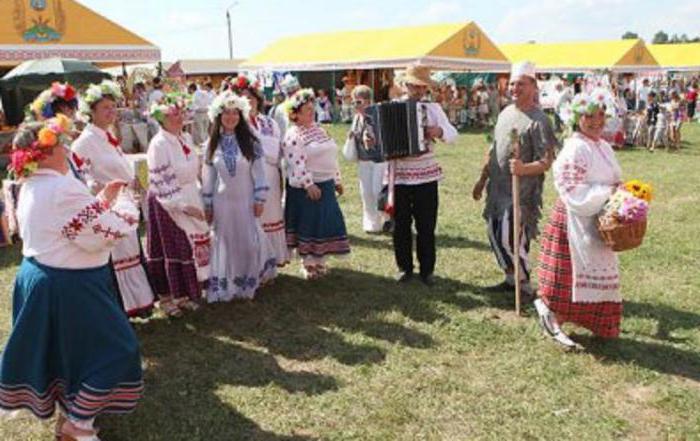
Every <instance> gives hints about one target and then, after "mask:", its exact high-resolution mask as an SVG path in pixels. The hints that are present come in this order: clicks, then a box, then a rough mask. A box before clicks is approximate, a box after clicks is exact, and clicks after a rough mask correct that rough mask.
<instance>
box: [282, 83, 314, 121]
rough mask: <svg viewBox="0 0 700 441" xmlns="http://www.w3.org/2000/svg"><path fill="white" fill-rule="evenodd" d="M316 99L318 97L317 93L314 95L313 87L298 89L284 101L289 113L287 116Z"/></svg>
mask: <svg viewBox="0 0 700 441" xmlns="http://www.w3.org/2000/svg"><path fill="white" fill-rule="evenodd" d="M314 99H316V95H314V90H313V89H301V90H298V91H297V92H296V93H295V94H294V95H292V96H290V97H289V98H287V101H285V102H284V110H285V112H286V113H287V116H290V115H291V114H292V113H295V112H297V111H299V109H300V108H301V106H303V105H304V104H306V103H308V102H310V101H313V100H314Z"/></svg>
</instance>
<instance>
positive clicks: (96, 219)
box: [17, 168, 139, 269]
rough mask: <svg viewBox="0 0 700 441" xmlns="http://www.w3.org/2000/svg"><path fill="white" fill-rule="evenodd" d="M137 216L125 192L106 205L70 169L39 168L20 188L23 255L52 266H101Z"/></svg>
mask: <svg viewBox="0 0 700 441" xmlns="http://www.w3.org/2000/svg"><path fill="white" fill-rule="evenodd" d="M138 216H139V215H138V210H137V208H136V205H135V204H134V202H133V200H132V199H131V198H129V197H128V196H127V195H126V193H123V192H122V193H120V195H119V197H118V198H117V200H116V201H115V203H114V204H113V206H112V207H111V208H107V207H106V206H105V205H104V204H103V203H101V202H100V201H98V200H97V199H96V198H95V197H94V196H93V195H91V194H90V191H89V190H88V188H87V187H85V185H84V184H83V183H82V182H80V181H79V180H77V179H76V178H75V177H73V175H72V174H71V173H68V174H66V175H63V174H61V173H59V172H57V171H55V170H51V169H43V168H42V169H39V170H37V171H36V172H35V173H34V174H32V176H30V177H29V178H27V179H26V180H25V181H24V182H23V184H22V189H21V190H20V196H19V205H18V208H17V219H18V221H19V232H20V236H21V237H22V254H23V255H24V256H25V257H34V258H35V259H36V260H37V261H38V262H39V263H41V264H44V265H47V266H51V267H54V268H66V269H80V268H95V267H100V266H103V265H106V264H107V262H108V261H109V255H110V252H111V248H112V247H113V246H114V244H115V242H116V241H117V240H119V239H121V238H123V237H126V236H127V235H129V234H130V233H132V232H133V231H135V230H136V228H137V227H138Z"/></svg>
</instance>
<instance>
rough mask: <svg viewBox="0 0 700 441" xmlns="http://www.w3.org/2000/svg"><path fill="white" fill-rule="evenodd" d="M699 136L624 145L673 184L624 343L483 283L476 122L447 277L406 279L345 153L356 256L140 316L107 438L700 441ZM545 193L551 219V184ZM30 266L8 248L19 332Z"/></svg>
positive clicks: (633, 290) (629, 293)
mask: <svg viewBox="0 0 700 441" xmlns="http://www.w3.org/2000/svg"><path fill="white" fill-rule="evenodd" d="M345 130H346V128H345V127H343V126H336V127H333V128H332V131H333V134H334V136H336V138H337V139H342V137H343V135H344V131H345ZM685 137H686V140H687V141H688V142H687V143H686V144H685V146H684V149H683V150H681V152H680V153H673V154H669V153H666V152H664V151H657V152H656V153H654V154H653V155H652V154H649V153H647V152H646V151H643V150H631V151H623V152H620V153H619V155H618V157H619V160H620V162H621V165H622V167H623V171H624V175H625V177H626V178H639V179H643V180H647V181H651V182H652V183H653V184H654V186H655V190H656V199H655V201H654V203H653V206H652V209H653V212H652V214H651V219H650V222H649V230H648V233H647V238H646V240H645V243H644V245H643V246H642V247H641V248H638V249H636V250H634V251H630V252H626V253H622V254H621V265H622V279H623V280H622V281H623V293H624V297H625V299H626V301H625V316H624V321H623V329H622V335H621V337H620V339H619V340H617V341H613V342H608V343H601V342H597V341H595V340H593V339H591V338H590V336H589V335H588V334H586V333H585V332H584V331H574V334H575V336H576V338H578V339H579V340H580V341H582V342H583V343H584V344H585V345H587V346H588V348H589V349H588V351H587V352H584V353H580V354H570V353H564V352H562V351H561V350H560V349H559V348H557V347H555V346H554V345H553V344H552V343H551V342H550V341H548V340H546V339H544V338H543V337H542V335H541V332H540V330H539V328H538V326H537V323H536V321H535V319H534V318H533V317H532V315H533V314H532V311H531V310H528V313H529V317H525V318H519V317H516V316H515V314H514V313H513V312H512V309H513V301H512V299H511V298H509V297H508V296H506V295H505V294H500V295H499V294H496V295H493V294H486V293H485V292H484V290H483V287H484V286H488V285H492V284H495V283H498V282H500V277H501V276H500V274H499V271H498V268H497V266H496V263H495V259H494V258H493V256H492V255H491V253H490V251H489V249H488V246H487V240H486V233H485V229H484V224H483V221H482V219H481V210H482V204H481V203H476V202H473V201H472V200H471V199H470V197H469V195H470V191H471V184H472V182H473V181H474V179H475V177H476V173H477V169H478V165H479V164H480V161H481V158H482V154H483V151H484V149H485V138H484V136H483V135H479V134H466V135H462V136H460V139H459V141H458V143H457V144H456V145H454V146H441V147H440V148H439V157H440V162H441V164H442V165H443V167H444V169H445V172H446V179H445V180H444V181H443V182H442V183H441V185H440V193H441V194H440V216H439V226H438V231H437V235H438V263H437V276H438V283H437V285H436V287H435V288H434V289H432V290H428V289H426V288H423V287H422V286H421V285H420V284H419V283H414V284H411V285H409V286H406V287H404V286H401V287H399V286H397V285H396V284H395V283H394V282H393V280H392V276H393V274H394V271H395V267H394V261H393V253H392V248H391V241H390V238H389V237H388V236H367V235H365V234H363V233H362V231H361V225H360V222H361V208H360V198H359V195H358V189H357V187H358V185H357V180H356V172H355V166H354V165H353V164H347V163H343V164H342V167H343V172H344V180H345V187H346V194H345V195H344V196H343V197H342V198H341V199H340V202H341V206H342V208H343V211H344V213H345V216H346V220H347V224H348V228H349V230H350V234H351V243H352V246H353V252H352V255H351V257H350V258H349V259H347V260H339V261H336V262H333V263H332V266H333V270H332V272H331V275H330V276H329V277H328V278H327V279H325V280H322V281H319V282H318V283H307V282H305V281H304V280H302V279H301V278H300V277H299V274H298V266H297V264H296V263H295V265H294V266H293V267H291V268H288V269H286V270H285V271H284V274H283V275H282V276H281V277H280V278H279V279H278V280H277V282H276V284H275V285H274V286H272V287H269V288H266V289H265V290H263V291H262V292H261V293H260V295H259V297H258V298H257V299H256V300H255V301H254V302H253V303H233V304H225V305H215V306H211V307H206V308H204V309H203V310H202V311H201V312H198V313H195V314H190V315H188V316H187V317H185V318H184V319H181V320H176V321H169V320H167V319H163V318H156V319H153V320H151V321H150V322H148V323H140V324H138V325H136V329H137V333H138V335H139V337H140V339H141V342H142V346H143V355H144V367H145V380H146V395H145V399H144V400H143V402H142V403H141V405H140V406H139V407H138V409H137V411H136V412H135V413H134V414H132V415H130V416H126V417H106V418H101V419H100V420H98V425H99V426H100V427H102V428H103V431H102V434H103V437H104V439H105V440H107V441H127V440H129V441H141V440H144V441H145V440H154V441H155V440H163V441H165V440H167V441H176V440H183V441H185V440H187V441H192V440H210V441H211V440H216V441H219V440H227V441H228V440H249V439H254V440H271V441H272V440H312V439H323V440H395V439H396V440H467V439H484V440H520V439H522V440H540V439H543V440H562V439H566V440H613V439H632V440H637V439H638V440H657V439H658V440H667V439H668V440H686V439H688V440H690V439H700V411H698V409H700V300H699V299H698V294H699V293H698V288H700V272H698V264H699V263H700V246H698V243H697V242H695V240H696V239H698V238H700V222H698V220H697V218H698V215H700V210H698V204H699V203H700V197H698V193H697V192H698V190H699V189H700V174H699V173H698V170H700V126H698V125H692V126H687V127H686V129H685ZM546 189H547V193H546V203H545V213H546V214H548V211H549V208H550V207H551V206H552V202H553V200H554V196H555V195H554V191H553V188H552V183H551V178H548V180H547V183H546ZM544 222H545V220H543V221H542V223H544ZM536 256H537V250H536V249H535V250H534V251H533V253H532V260H533V262H534V261H535V259H536ZM18 261H19V252H18V250H16V249H3V250H0V283H2V286H3V287H4V295H3V296H2V297H1V298H0V330H1V331H0V332H2V337H3V340H4V338H5V337H6V335H7V332H8V331H9V328H10V314H11V297H10V292H11V283H12V279H13V277H14V274H15V271H16V268H17V263H18ZM0 439H2V440H18V441H19V440H48V439H50V427H49V425H44V424H41V423H38V422H36V421H35V420H33V419H31V418H24V417H23V418H21V419H17V420H13V421H8V422H4V423H2V425H0Z"/></svg>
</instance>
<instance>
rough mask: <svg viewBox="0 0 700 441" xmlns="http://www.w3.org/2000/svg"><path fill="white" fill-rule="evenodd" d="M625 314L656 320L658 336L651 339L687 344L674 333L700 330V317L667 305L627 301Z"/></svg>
mask: <svg viewBox="0 0 700 441" xmlns="http://www.w3.org/2000/svg"><path fill="white" fill-rule="evenodd" d="M624 314H625V315H626V316H635V317H639V318H645V319H653V320H656V321H657V323H658V325H657V327H656V335H652V336H651V337H652V338H656V339H658V340H664V341H668V342H671V343H685V342H686V340H685V339H682V338H677V337H673V336H672V335H671V333H672V332H673V331H675V330H677V329H698V328H700V315H698V314H695V313H692V312H688V311H682V310H679V309H676V308H672V307H670V306H666V305H660V304H653V303H647V302H634V301H625V303H624ZM699 369H700V368H699Z"/></svg>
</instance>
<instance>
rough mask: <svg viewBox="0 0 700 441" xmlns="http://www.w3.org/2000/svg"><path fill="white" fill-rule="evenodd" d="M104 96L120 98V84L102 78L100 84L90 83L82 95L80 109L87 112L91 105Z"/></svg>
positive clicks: (121, 95)
mask: <svg viewBox="0 0 700 441" xmlns="http://www.w3.org/2000/svg"><path fill="white" fill-rule="evenodd" d="M106 96H111V97H112V98H114V99H115V100H119V99H122V97H123V94H122V88H121V86H119V84H117V83H115V82H114V81H109V80H103V81H102V82H101V83H100V84H91V85H90V86H89V87H88V88H87V90H86V91H85V94H84V95H83V101H82V105H81V108H80V111H81V112H82V113H84V114H89V113H90V110H91V108H92V106H93V105H94V104H95V103H97V102H98V101H100V100H101V99H103V98H104V97H106Z"/></svg>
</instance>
